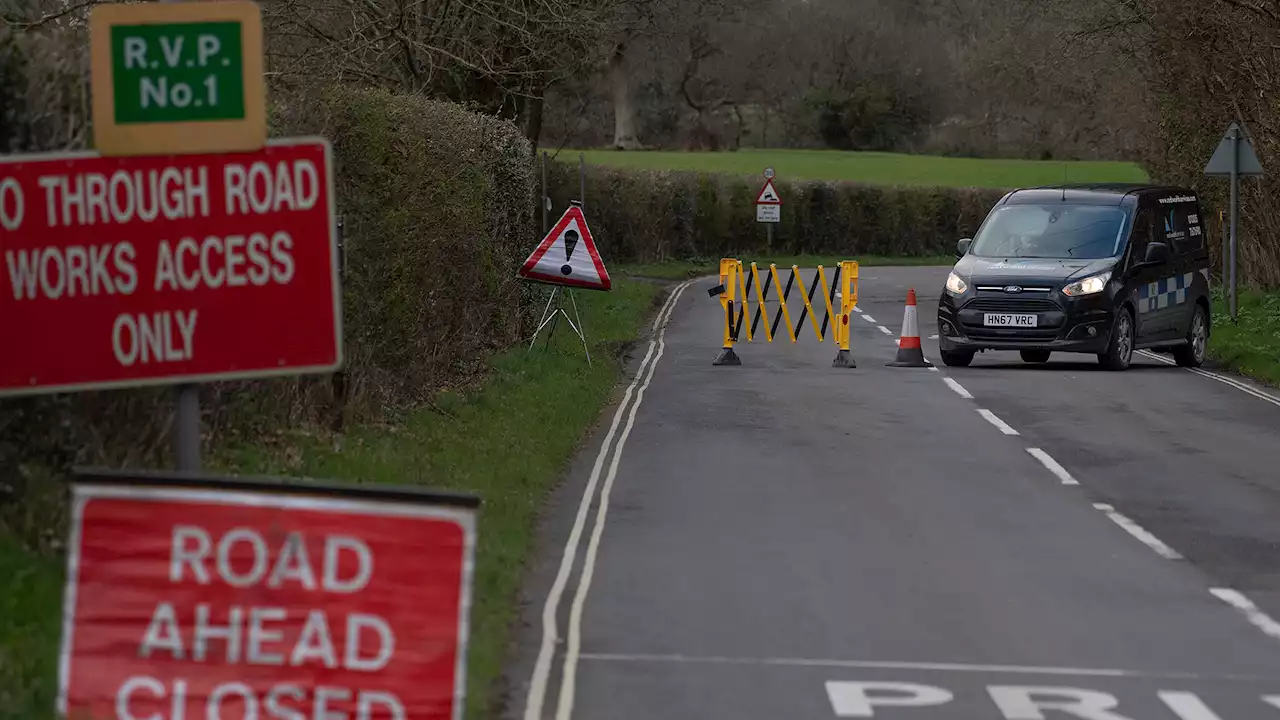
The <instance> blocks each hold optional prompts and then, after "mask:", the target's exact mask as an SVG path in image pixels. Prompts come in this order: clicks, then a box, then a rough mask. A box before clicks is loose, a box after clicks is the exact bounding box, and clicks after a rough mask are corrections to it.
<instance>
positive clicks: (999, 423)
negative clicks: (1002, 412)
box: [978, 408, 1018, 435]
mask: <svg viewBox="0 0 1280 720" xmlns="http://www.w3.org/2000/svg"><path fill="white" fill-rule="evenodd" d="M978 414H979V415H981V416H982V417H984V418H986V419H987V422H989V423H991V424H992V425H995V426H996V428H997V429H999V430H1000V432H1002V433H1004V434H1005V435H1017V434H1018V431H1017V430H1014V429H1013V428H1012V427H1009V423H1007V422H1005V421H1003V420H1001V419H1000V418H998V417H996V414H995V413H993V412H991V411H990V410H987V409H985V408H978Z"/></svg>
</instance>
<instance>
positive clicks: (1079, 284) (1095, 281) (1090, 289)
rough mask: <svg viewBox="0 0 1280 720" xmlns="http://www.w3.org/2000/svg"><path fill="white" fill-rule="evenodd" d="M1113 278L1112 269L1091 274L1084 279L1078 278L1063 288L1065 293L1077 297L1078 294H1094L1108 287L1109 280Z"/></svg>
mask: <svg viewBox="0 0 1280 720" xmlns="http://www.w3.org/2000/svg"><path fill="white" fill-rule="evenodd" d="M1110 279H1111V271H1110V270H1108V271H1106V272H1102V273H1098V274H1097V275H1090V276H1089V277H1087V278H1084V279H1082V280H1077V281H1075V282H1073V283H1071V284H1070V285H1068V286H1066V287H1064V288H1062V294H1063V295H1069V296H1071V297H1076V296H1078V295H1093V294H1094V293H1100V292H1102V291H1103V290H1105V289H1106V287H1107V281H1108V280H1110Z"/></svg>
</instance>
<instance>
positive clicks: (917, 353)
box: [888, 288, 933, 367]
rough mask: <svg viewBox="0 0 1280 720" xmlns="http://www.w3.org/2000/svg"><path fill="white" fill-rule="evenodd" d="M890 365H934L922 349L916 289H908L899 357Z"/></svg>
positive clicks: (899, 344) (899, 340) (899, 343)
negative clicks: (926, 358)
mask: <svg viewBox="0 0 1280 720" xmlns="http://www.w3.org/2000/svg"><path fill="white" fill-rule="evenodd" d="M888 366H889V367H933V363H931V362H929V361H928V360H925V359H924V351H923V350H921V349H920V323H919V322H918V321H917V320H916V290H915V288H912V289H910V290H908V291H907V309H906V312H905V313H904V314H903V316H902V336H901V337H900V338H899V339H898V357H897V358H896V359H895V360H894V361H893V362H891V363H888Z"/></svg>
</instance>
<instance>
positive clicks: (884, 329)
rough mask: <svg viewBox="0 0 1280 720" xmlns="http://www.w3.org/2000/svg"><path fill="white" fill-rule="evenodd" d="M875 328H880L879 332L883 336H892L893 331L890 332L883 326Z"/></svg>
mask: <svg viewBox="0 0 1280 720" xmlns="http://www.w3.org/2000/svg"><path fill="white" fill-rule="evenodd" d="M876 327H878V328H880V332H882V333H884V334H885V335H892V334H893V331H892V330H890V329H889V328H887V327H885V326H883V325H877V326H876Z"/></svg>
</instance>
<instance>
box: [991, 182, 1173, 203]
mask: <svg viewBox="0 0 1280 720" xmlns="http://www.w3.org/2000/svg"><path fill="white" fill-rule="evenodd" d="M1195 194H1196V192H1195V191H1194V190H1192V189H1190V188H1183V187H1176V186H1172V185H1152V184H1149V183H1077V184H1064V185H1042V186H1039V187H1031V188H1019V189H1017V190H1014V191H1013V192H1011V193H1009V194H1008V195H1006V196H1005V200H1004V202H1005V203H1012V204H1019V205H1020V204H1024V203H1027V204H1031V203H1044V202H1052V201H1055V200H1056V201H1058V202H1068V203H1079V204H1087V205H1110V204H1112V203H1114V204H1116V205H1119V204H1121V203H1123V202H1124V201H1125V198H1127V197H1129V196H1141V195H1190V196H1192V197H1194V196H1195Z"/></svg>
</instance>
